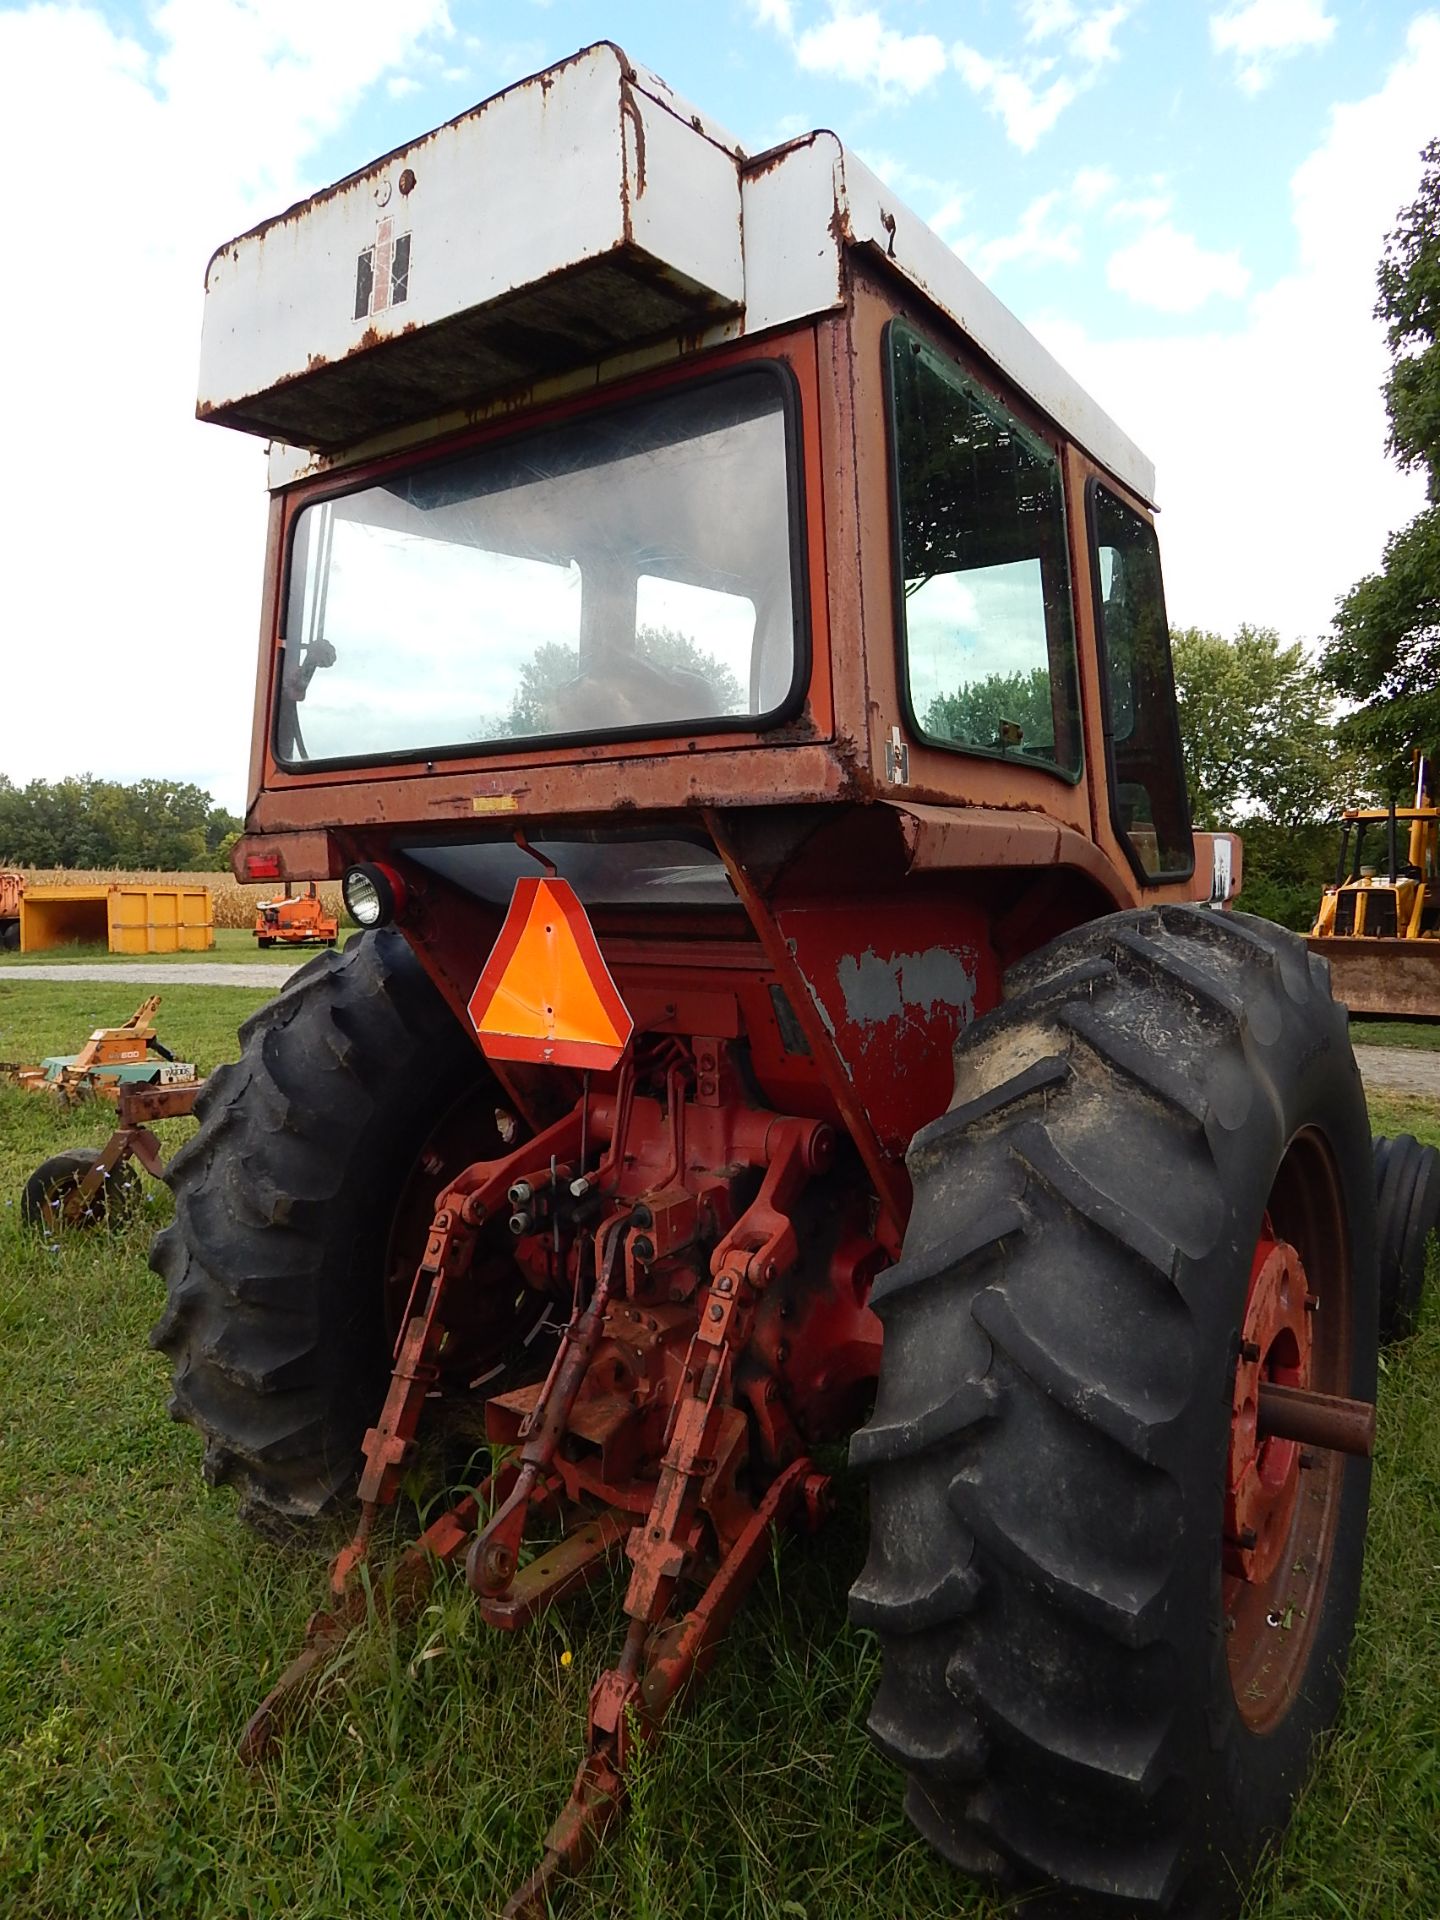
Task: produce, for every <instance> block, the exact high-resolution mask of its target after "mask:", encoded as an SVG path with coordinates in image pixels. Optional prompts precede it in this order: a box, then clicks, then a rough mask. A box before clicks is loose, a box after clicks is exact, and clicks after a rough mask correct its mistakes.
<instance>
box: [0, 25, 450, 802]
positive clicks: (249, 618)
mask: <svg viewBox="0 0 1440 1920" xmlns="http://www.w3.org/2000/svg"><path fill="white" fill-rule="evenodd" d="M399 11H401V10H397V9H395V8H394V7H392V6H390V5H389V4H388V0H310V4H308V5H306V6H304V7H300V6H295V5H293V4H291V0H167V4H164V5H162V6H159V7H157V8H155V9H154V11H153V12H152V13H151V14H150V15H149V18H148V20H147V31H148V34H149V37H150V40H151V46H150V48H148V49H147V48H142V47H141V46H140V45H138V44H137V43H136V42H135V41H133V40H131V39H128V38H127V37H126V36H125V35H124V34H123V33H122V32H120V31H118V30H117V29H115V28H113V27H112V26H110V25H109V24H108V23H107V21H106V20H105V18H104V17H103V16H102V15H101V14H100V13H99V12H98V11H92V10H90V9H88V8H84V7H77V6H69V5H52V4H39V5H31V6H27V7H24V8H21V9H16V8H13V7H12V8H5V9H0V125H3V126H4V128H5V130H6V136H7V139H8V140H9V142H10V144H11V147H12V149H13V151H15V152H17V153H23V154H24V155H25V160H26V166H27V169H28V170H29V174H30V177H31V178H32V179H34V180H39V181H43V182H44V192H43V193H32V194H27V195H22V196H20V198H18V199H16V200H15V201H14V203H13V204H12V206H11V207H10V210H9V213H8V215H7V221H8V239H7V245H8V246H9V248H10V249H11V251H12V254H13V257H14V258H16V259H22V260H24V262H25V268H26V284H27V287H28V289H29V292H28V294H27V298H26V300H25V301H24V302H23V303H20V302H18V301H13V300H12V301H9V302H7V303H6V304H5V306H4V308H3V309H0V358H3V363H4V364H5V365H6V366H8V367H10V368H11V369H12V370H13V369H14V368H16V367H19V366H23V367H24V368H25V377H24V378H23V379H19V378H12V379H11V380H10V381H9V382H8V383H7V387H6V396H5V410H6V427H7V432H8V434H9V437H10V443H11V445H12V447H13V448H15V449H17V450H19V449H23V456H22V455H20V454H18V453H17V457H15V458H13V459H11V460H9V461H6V462H5V463H4V464H3V466H0V526H3V527H4V529H5V541H6V549H7V553H8V554H10V555H12V556H17V557H18V556H24V564H23V566H22V565H20V564H18V559H12V561H11V563H10V565H9V567H8V569H7V580H6V605H5V613H4V616H3V623H4V632H5V637H6V640H7V642H8V644H7V645H6V646H5V648H4V654H5V678H4V682H3V715H4V728H3V734H0V767H3V768H4V770H5V771H6V772H8V773H9V774H11V776H12V777H15V778H21V779H28V778H33V777H36V776H42V775H43V776H45V777H47V778H53V777H55V776H57V775H59V774H62V773H65V772H70V771H79V770H81V769H83V768H84V767H86V766H89V767H90V768H91V769H92V770H93V771H95V772H97V773H106V774H111V775H114V776H116V777H120V778H126V779H133V778H138V777H140V776H141V775H145V774H162V773H163V774H173V775H175V776H177V777H181V778H187V779H194V780H197V781H199V782H200V783H201V784H202V785H205V786H208V787H209V788H210V789H211V790H212V791H213V792H214V793H215V794H216V796H217V798H218V799H220V800H222V801H223V802H224V803H225V804H227V805H230V806H237V805H238V804H239V803H240V802H241V801H242V799H243V797H244V795H243V787H244V775H245V764H246V759H247V753H248V735H249V711H250V704H251V690H252V687H253V682H254V673H255V648H256V632H257V627H258V620H259V606H260V588H261V578H260V564H261V561H260V556H261V547H262V540H263V528H264V521H265V506H266V501H265V493H264V460H263V456H262V454H261V451H260V448H259V446H258V443H256V442H255V441H253V440H250V439H248V438H244V437H242V436H240V435H237V434H227V433H223V432H221V431H219V430H218V429H216V428H214V427H202V426H199V425H197V423H196V421H195V419H194V408H195V367H196V362H197V358H198V351H199V339H200V309H201V301H202V291H203V284H204V274H205V263H206V261H207V259H208V258H209V256H210V253H211V251H212V250H213V248H214V247H215V246H216V245H217V244H218V243H219V242H220V241H222V240H224V239H226V238H228V237H229V236H230V235H231V234H234V233H238V232H240V231H241V230H243V229H244V228H245V227H247V226H249V225H251V224H253V222H254V221H255V220H256V219H257V218H260V217H262V216H264V215H267V214H270V213H273V212H275V211H276V210H277V209H279V208H282V207H284V206H286V205H287V204H289V203H290V202H291V201H293V200H295V199H296V198H298V197H299V196H300V195H301V194H302V193H304V192H308V191H310V190H311V189H313V188H314V187H316V186H318V185H321V184H323V182H321V181H320V180H317V179H315V178H313V177H311V175H310V173H309V171H308V168H309V166H310V164H311V158H310V157H311V156H312V155H313V153H314V152H315V149H316V147H317V145H318V143H319V141H320V140H321V139H323V138H324V137H326V136H327V135H329V134H330V133H332V132H333V131H334V130H335V129H336V128H337V127H339V126H340V125H341V124H342V123H343V121H344V120H345V118H346V117H347V116H348V115H349V114H350V113H351V112H352V111H353V109H354V108H355V106H356V105H357V103H358V102H359V100H360V99H361V97H362V95H363V94H364V93H365V92H366V90H367V89H368V88H370V87H371V86H373V85H376V84H379V83H380V82H382V81H383V80H384V79H385V78H386V77H388V75H389V74H390V73H392V72H394V71H395V70H396V69H398V68H400V67H401V66H402V65H404V64H408V62H409V58H410V55H411V53H412V51H413V49H414V48H415V46H416V44H417V42H418V41H419V40H420V38H421V36H422V35H424V34H426V33H427V32H428V33H430V34H433V35H436V36H439V37H443V36H445V35H446V34H447V33H448V18H447V15H446V12H445V8H444V5H443V3H442V0H416V4H414V5H412V6H410V7H408V8H406V9H404V10H403V12H404V23H403V24H399V23H398V22H397V19H396V15H397V12H399ZM217 76H218V77H217ZM220 77H223V84H222V83H221V78H220ZM77 127H79V128H83V129H84V138H83V139H81V138H77V136H76V131H75V130H76V128H77ZM137 674H139V675H141V676H142V678H143V682H144V685H145V687H146V689H147V699H146V703H145V715H144V719H143V723H142V724H140V725H137V726H134V727H125V726H116V725H114V724H113V723H112V722H110V721H107V719H106V715H105V710H104V708H103V705H102V704H99V703H98V697H97V690H99V689H103V688H104V687H105V686H106V685H107V684H113V683H115V681H116V678H117V675H118V676H119V677H120V678H121V679H122V680H123V679H124V678H125V677H126V676H129V677H130V678H132V679H133V678H134V677H135V675H137Z"/></svg>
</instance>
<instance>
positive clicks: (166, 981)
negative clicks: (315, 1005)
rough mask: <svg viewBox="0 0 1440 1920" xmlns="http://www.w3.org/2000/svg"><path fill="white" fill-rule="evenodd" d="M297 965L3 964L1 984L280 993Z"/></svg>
mask: <svg viewBox="0 0 1440 1920" xmlns="http://www.w3.org/2000/svg"><path fill="white" fill-rule="evenodd" d="M305 964H306V963H305V961H304V960H302V961H300V963H299V964H298V965H297V966H293V967H282V966H277V965H276V964H275V963H274V962H273V961H264V962H260V961H251V962H249V963H248V964H247V963H246V962H245V961H244V960H236V961H233V962H232V961H229V960H214V961H210V962H209V963H207V964H199V963H197V964H196V965H193V966H190V965H187V964H186V962H185V961H183V960H167V961H165V963H164V964H163V965H162V966H158V967H147V966H146V965H145V963H144V961H143V960H136V961H128V960H126V961H121V962H120V964H119V965H118V966H104V965H101V966H95V967H87V966H86V965H85V964H84V963H83V962H82V961H76V962H74V963H68V964H66V965H63V966H56V967H43V966H37V967H28V966H20V967H0V986H3V985H4V983H5V982H6V981H7V980H133V981H135V982H136V983H137V985H140V986H145V987H157V988H163V987H167V986H169V987H269V988H270V990H271V992H272V993H278V992H279V991H280V989H281V987H283V986H284V984H285V982H286V981H287V980H288V979H289V978H290V976H291V975H292V974H295V973H298V972H299V971H300V968H301V967H302V966H304V965H305Z"/></svg>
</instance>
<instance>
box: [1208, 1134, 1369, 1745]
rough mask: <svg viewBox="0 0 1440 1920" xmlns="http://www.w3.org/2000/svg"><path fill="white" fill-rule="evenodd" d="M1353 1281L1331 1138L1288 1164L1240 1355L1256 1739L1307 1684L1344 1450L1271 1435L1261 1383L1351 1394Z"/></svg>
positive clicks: (1242, 1698)
mask: <svg viewBox="0 0 1440 1920" xmlns="http://www.w3.org/2000/svg"><path fill="white" fill-rule="evenodd" d="M1350 1295H1351V1272H1350V1249H1349V1236H1348V1232H1347V1222H1346V1217H1345V1206H1344V1200H1343V1197H1342V1193H1341V1187H1340V1180H1339V1175H1338V1171H1337V1169H1336V1165H1335V1161H1334V1157H1333V1155H1332V1153H1331V1151H1330V1148H1329V1145H1328V1144H1327V1142H1326V1141H1325V1139H1324V1137H1323V1136H1322V1135H1321V1134H1319V1133H1317V1132H1315V1131H1313V1130H1307V1131H1306V1132H1304V1133H1301V1134H1299V1135H1298V1136H1297V1137H1296V1139H1295V1140H1294V1141H1293V1142H1292V1143H1291V1146H1290V1149H1289V1151H1288V1152H1287V1153H1286V1155H1285V1158H1284V1160H1283V1161H1282V1162H1281V1166H1280V1171H1279V1173H1278V1174H1277V1175H1276V1178H1275V1184H1274V1187H1273V1188H1272V1190H1271V1194H1270V1204H1269V1206H1268V1208H1267V1209H1266V1212H1265V1216H1264V1219H1263V1221H1262V1224H1261V1230H1260V1234H1259V1236H1258V1239H1257V1243H1256V1249H1255V1255H1254V1259H1253V1261H1252V1265H1251V1273H1250V1285H1249V1289H1248V1293H1247V1299H1246V1307H1245V1321H1244V1327H1243V1330H1242V1333H1241V1347H1240V1352H1239V1354H1238V1356H1237V1359H1236V1367H1235V1385H1234V1392H1233V1400H1232V1409H1231V1430H1230V1453H1229V1461H1228V1473H1227V1479H1226V1501H1225V1535H1224V1544H1223V1549H1222V1578H1221V1591H1222V1600H1223V1605H1224V1611H1225V1647H1226V1656H1227V1663H1228V1666H1229V1671H1230V1684H1231V1687H1232V1689H1233V1690H1234V1694H1235V1701H1236V1704H1237V1706H1238V1708H1239V1710H1240V1714H1241V1717H1242V1718H1243V1719H1244V1721H1245V1722H1246V1724H1247V1725H1248V1726H1249V1727H1250V1728H1251V1729H1252V1731H1254V1732H1256V1733H1263V1732H1267V1731H1269V1730H1270V1729H1271V1728H1273V1727H1274V1726H1276V1725H1277V1724H1278V1723H1279V1722H1280V1721H1281V1720H1282V1719H1283V1718H1284V1716H1285V1714H1286V1713H1287V1711H1288V1710H1289V1707H1290V1705H1291V1702H1292V1701H1293V1700H1294V1698H1295V1695H1296V1693H1297V1691H1298V1689H1299V1686H1300V1684H1301V1681H1302V1679H1303V1676H1304V1673H1305V1669H1306V1666H1307V1664H1308V1662H1309V1659H1310V1654H1311V1651H1312V1648H1313V1646H1314V1641H1315V1634H1316V1630H1317V1628H1318V1626H1319V1621H1320V1615H1321V1612H1322V1611H1323V1607H1324V1600H1325V1589H1326V1586H1327V1584H1328V1581H1329V1577H1330V1566H1331V1562H1332V1559H1333V1557H1334V1550H1335V1538H1336V1531H1337V1527H1338V1524H1339V1511H1340V1493H1341V1487H1342V1484H1343V1481H1344V1475H1345V1458H1344V1455H1343V1454H1339V1453H1335V1452H1332V1451H1329V1450H1327V1449H1321V1448H1316V1449H1307V1448H1302V1447H1301V1446H1300V1445H1298V1444H1297V1443H1296V1442H1294V1441H1290V1440H1280V1439H1276V1438H1273V1437H1272V1438H1267V1437H1265V1436H1263V1435H1261V1434H1260V1433H1259V1431H1258V1428H1257V1422H1256V1406H1257V1399H1258V1390H1259V1386H1260V1385H1261V1384H1262V1383H1264V1382H1273V1383H1275V1384H1278V1385H1281V1386H1295V1387H1311V1388H1314V1389H1316V1390H1318V1391H1320V1392H1322V1393H1331V1394H1339V1395H1345V1394H1348V1393H1349V1390H1350V1368H1351V1340H1350V1320H1351V1298H1350Z"/></svg>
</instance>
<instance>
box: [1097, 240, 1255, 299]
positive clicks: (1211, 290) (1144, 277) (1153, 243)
mask: <svg viewBox="0 0 1440 1920" xmlns="http://www.w3.org/2000/svg"><path fill="white" fill-rule="evenodd" d="M1105 278H1106V279H1107V280H1108V281H1109V283H1110V285H1111V286H1112V287H1113V288H1114V289H1115V291H1116V292H1117V293H1124V294H1128V295H1129V297H1130V298H1131V299H1132V300H1136V301H1138V302H1139V303H1140V305H1141V306H1144V307H1154V308H1155V309H1156V310H1157V311H1158V312H1160V313H1194V312H1195V310H1196V309H1197V308H1198V307H1203V306H1204V305H1205V303H1206V301H1207V300H1211V299H1214V298H1215V297H1216V296H1217V295H1221V296H1223V297H1224V298H1225V299H1227V300H1239V299H1240V298H1242V296H1243V295H1244V293H1245V289H1246V288H1247V287H1248V286H1249V284H1250V274H1249V271H1248V269H1247V268H1246V267H1245V266H1244V265H1243V264H1242V262H1241V259H1240V256H1239V254H1238V253H1216V252H1212V251H1210V250H1209V249H1208V248H1206V247H1202V246H1201V245H1200V242H1199V241H1198V240H1197V239H1196V238H1195V236H1194V235H1193V234H1189V233H1185V232H1183V231H1182V230H1181V229H1180V228H1179V227H1176V226H1174V225H1173V224H1172V223H1171V222H1170V221H1169V220H1161V221H1159V222H1158V223H1157V224H1156V225H1155V226H1152V227H1149V228H1147V230H1146V231H1145V232H1144V233H1142V234H1141V235H1140V236H1139V237H1138V239H1135V240H1132V241H1131V242H1130V244H1129V245H1128V246H1124V247H1120V248H1118V249H1117V250H1116V251H1115V252H1114V253H1112V254H1111V256H1110V259H1109V263H1108V264H1107V266H1106V269H1105Z"/></svg>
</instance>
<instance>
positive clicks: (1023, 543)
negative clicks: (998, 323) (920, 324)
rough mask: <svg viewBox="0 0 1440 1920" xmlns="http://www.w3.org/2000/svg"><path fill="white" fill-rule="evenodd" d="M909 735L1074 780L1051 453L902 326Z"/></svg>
mask: <svg viewBox="0 0 1440 1920" xmlns="http://www.w3.org/2000/svg"><path fill="white" fill-rule="evenodd" d="M888 353H889V375H890V399H891V435H892V448H893V459H894V484H895V500H896V532H897V538H898V547H899V552H898V562H899V564H898V567H897V575H898V578H899V580H900V606H899V623H900V631H901V637H902V644H903V648H904V659H903V663H902V664H903V669H904V672H903V680H902V685H903V687H904V689H905V693H906V698H907V703H908V708H909V712H908V714H907V719H908V720H909V722H910V725H911V728H912V730H913V731H914V732H915V733H916V734H917V735H918V736H919V738H921V739H923V740H926V741H928V742H929V743H930V744H931V745H933V746H939V747H950V748H954V749H957V750H959V751H962V752H966V753H979V754H991V755H996V756H998V757H1001V758H1003V759H1006V760H1014V761H1016V762H1018V763H1020V764H1022V765H1030V766H1041V767H1045V768H1047V769H1048V770H1049V771H1050V772H1052V773H1058V774H1060V775H1062V776H1063V777H1064V778H1066V779H1069V780H1074V779H1078V777H1079V775H1080V770H1081V741H1080V713H1079V695H1078V689H1077V677H1076V666H1075V624H1074V610H1073V606H1072V599H1071V590H1070V563H1069V558H1068V549H1067V546H1066V537H1065V493H1064V485H1063V482H1062V479H1061V473H1060V462H1059V460H1058V458H1057V457H1056V455H1055V453H1054V451H1053V450H1052V449H1051V448H1050V447H1048V446H1047V445H1046V444H1045V442H1044V441H1043V440H1041V439H1040V438H1039V437H1038V436H1037V435H1035V434H1033V433H1031V432H1030V431H1029V430H1028V429H1027V428H1026V427H1024V426H1023V425H1022V424H1021V423H1020V421H1018V420H1017V419H1015V418H1014V416H1013V415H1012V414H1011V413H1010V412H1009V411H1008V409H1007V408H1006V407H1004V406H1003V405H1002V404H1001V402H1000V401H999V400H997V399H996V398H995V397H994V396H993V395H992V394H990V393H988V392H986V391H985V389H984V388H983V387H981V386H979V385H978V384H977V383H976V382H975V381H972V380H971V379H969V378H968V377H967V376H966V374H965V373H964V372H963V371H962V369H961V368H959V367H958V366H956V365H955V364H954V363H953V362H951V361H949V360H947V359H946V358H944V356H943V355H941V354H939V353H937V352H936V351H935V350H934V349H933V348H932V347H931V346H930V345H929V344H928V343H927V342H925V341H923V340H921V339H920V338H919V337H918V336H917V335H916V334H914V333H912V332H911V331H910V329H909V328H908V327H906V326H904V325H903V324H902V323H900V322H898V321H892V323H891V325H890V328H889V331H888Z"/></svg>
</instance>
